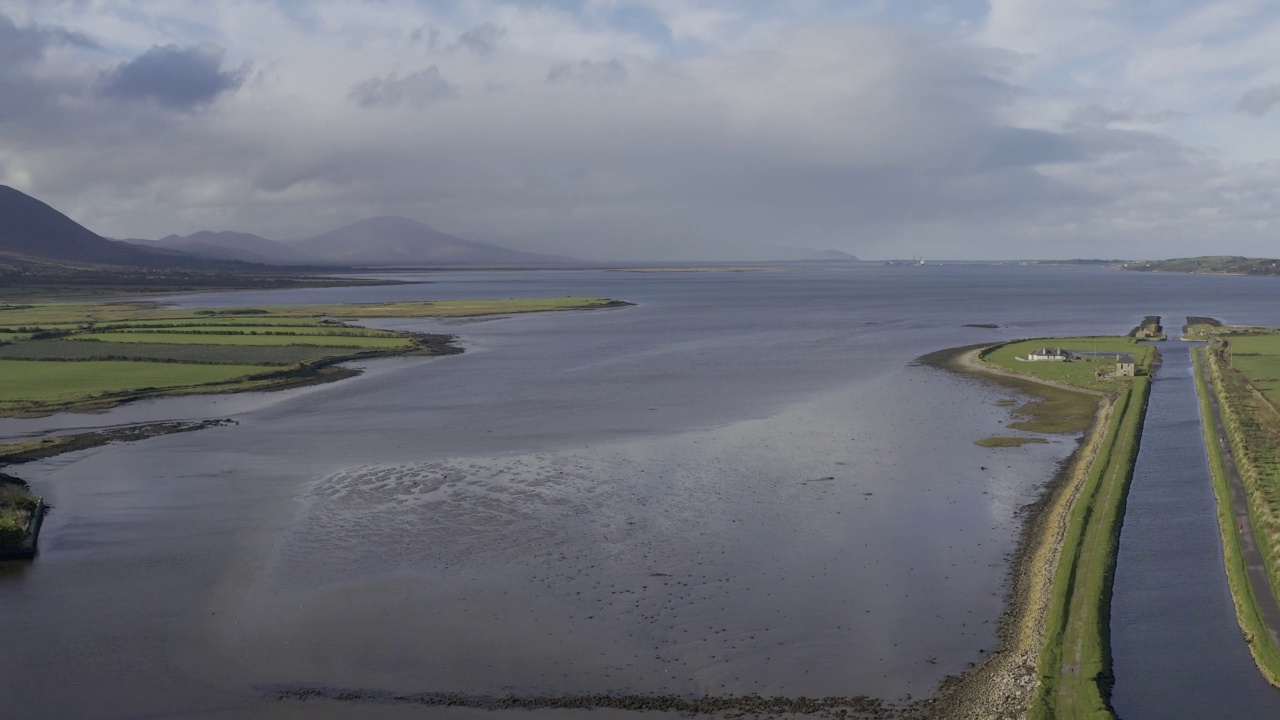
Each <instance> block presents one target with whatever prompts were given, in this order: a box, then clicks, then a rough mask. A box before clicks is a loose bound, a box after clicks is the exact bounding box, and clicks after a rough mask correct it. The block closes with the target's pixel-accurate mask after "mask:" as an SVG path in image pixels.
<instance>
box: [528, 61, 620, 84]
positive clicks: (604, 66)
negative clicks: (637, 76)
mask: <svg viewBox="0 0 1280 720" xmlns="http://www.w3.org/2000/svg"><path fill="white" fill-rule="evenodd" d="M626 81H627V68H626V66H625V65H623V64H622V63H621V62H619V61H617V60H604V61H596V60H582V61H579V62H576V63H556V64H555V65H552V66H551V69H550V70H548V71H547V82H549V83H564V84H569V83H577V84H581V85H621V84H622V83H624V82H626Z"/></svg>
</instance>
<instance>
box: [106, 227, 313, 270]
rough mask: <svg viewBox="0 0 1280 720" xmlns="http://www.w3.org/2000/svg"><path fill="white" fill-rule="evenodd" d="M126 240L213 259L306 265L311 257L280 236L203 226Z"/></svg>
mask: <svg viewBox="0 0 1280 720" xmlns="http://www.w3.org/2000/svg"><path fill="white" fill-rule="evenodd" d="M126 242H130V243H134V244H137V245H144V246H147V247H151V248H156V249H159V250H176V251H180V252H183V253H186V254H188V255H194V256H196V257H202V258H208V259H210V260H244V261H246V262H256V263H265V264H268V265H305V264H308V263H310V262H311V260H310V259H309V258H308V257H306V256H305V255H303V254H302V253H301V252H299V251H298V250H296V249H294V248H292V247H290V246H289V245H286V244H285V243H282V242H279V241H277V240H268V239H267V238H264V237H261V236H258V235H253V234H251V233H241V232H227V231H223V232H211V231H209V230H201V231H200V232H196V233H192V234H190V235H185V236H179V235H168V236H165V237H162V238H160V239H159V240H135V239H132V238H130V239H129V240H126Z"/></svg>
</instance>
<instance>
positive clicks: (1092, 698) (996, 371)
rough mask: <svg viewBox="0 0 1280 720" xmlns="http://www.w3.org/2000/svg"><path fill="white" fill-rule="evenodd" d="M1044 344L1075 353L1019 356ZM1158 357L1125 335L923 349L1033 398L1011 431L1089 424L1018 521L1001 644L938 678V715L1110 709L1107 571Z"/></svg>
mask: <svg viewBox="0 0 1280 720" xmlns="http://www.w3.org/2000/svg"><path fill="white" fill-rule="evenodd" d="M1147 320H1148V321H1150V320H1151V318H1148V319H1147ZM1156 322H1157V323H1158V319H1157V320H1156ZM1144 324H1147V323H1145V322H1144ZM1140 327H1141V326H1140ZM1047 345H1052V346H1053V347H1054V349H1057V350H1066V351H1067V353H1068V357H1070V360H1068V361H1050V362H1031V361H1028V360H1026V358H1027V357H1028V355H1029V354H1030V353H1033V352H1035V351H1038V350H1044V349H1047V347H1046V346H1047ZM1124 356H1128V357H1124ZM1155 358H1156V353H1155V352H1154V349H1153V348H1151V347H1149V346H1143V345H1138V344H1137V343H1136V342H1135V340H1134V339H1133V338H1132V337H1126V338H1114V337H1107V338H1062V339H1052V340H1043V339H1042V340H1033V341H1021V342H1016V343H1005V344H1000V345H990V346H984V347H977V348H961V349H959V350H956V351H947V352H944V353H935V354H934V355H933V356H926V357H925V358H923V359H922V360H923V361H924V362H927V363H929V364H934V365H938V366H941V367H946V368H949V369H952V370H955V371H959V372H964V373H969V374H974V375H977V376H980V377H984V378H986V379H989V380H992V381H994V382H997V383H999V384H1001V385H1005V386H1007V387H1010V388H1011V389H1014V390H1017V391H1018V392H1020V393H1022V394H1025V395H1029V396H1031V397H1032V398H1034V399H1033V400H1032V401H1031V402H1029V403H1026V404H1024V405H1022V406H1021V407H1019V408H1017V409H1016V410H1015V416H1018V417H1020V418H1021V419H1020V420H1019V421H1017V422H1014V423H1012V424H1011V427H1012V428H1014V429H1018V430H1024V431H1028V432H1033V433H1052V432H1056V433H1074V432H1080V431H1083V432H1084V435H1083V437H1082V438H1081V440H1080V444H1079V447H1078V448H1077V449H1076V451H1075V452H1074V453H1073V454H1072V456H1071V457H1070V458H1069V459H1068V460H1067V461H1066V462H1065V463H1064V465H1063V467H1062V468H1061V470H1060V471H1059V473H1058V475H1057V477H1055V479H1054V481H1053V482H1052V483H1051V484H1050V485H1049V486H1048V488H1047V489H1046V491H1045V494H1044V496H1043V497H1042V499H1041V501H1040V502H1039V503H1038V504H1037V505H1036V506H1034V507H1033V508H1031V514H1030V515H1029V517H1028V520H1027V523H1026V525H1025V526H1024V537H1023V541H1022V543H1021V549H1020V551H1019V553H1018V555H1017V557H1016V559H1015V562H1014V567H1013V569H1012V572H1011V584H1010V597H1009V600H1008V603H1009V607H1008V610H1007V611H1006V614H1005V617H1004V619H1003V622H1002V626H1001V631H1000V632H1001V649H1000V650H999V651H998V652H996V653H994V654H992V655H991V656H990V657H989V658H988V659H987V660H986V661H985V662H984V663H983V664H982V665H980V666H978V667H977V668H976V669H975V670H973V671H971V672H970V673H967V674H966V675H964V676H962V677H960V678H956V679H954V680H953V681H951V682H949V683H946V684H944V686H943V688H942V689H941V691H940V692H939V694H938V696H937V698H936V699H935V701H934V702H935V707H936V708H937V712H936V713H935V716H936V717H939V718H942V717H946V718H1023V717H1030V718H1082V717H1089V718H1106V717H1111V716H1112V714H1111V710H1110V706H1109V703H1108V692H1109V689H1110V678H1111V671H1110V653H1109V616H1108V610H1109V606H1110V591H1111V580H1112V576H1113V573H1114V570H1115V558H1116V550H1117V542H1118V536H1119V529H1120V523H1121V520H1122V517H1123V511H1124V499H1125V495H1126V493H1127V490H1128V484H1129V480H1130V477H1131V475H1132V469H1133V462H1134V459H1135V457H1136V455H1137V447H1138V442H1139V438H1140V435H1141V430H1142V419H1143V413H1144V411H1145V407H1146V400H1147V394H1148V391H1149V385H1150V383H1149V374H1150V371H1151V370H1152V368H1153V367H1154V366H1155ZM1122 359H1123V360H1129V359H1132V360H1133V361H1134V362H1135V365H1136V373H1135V376H1133V377H1128V376H1125V375H1123V374H1121V373H1119V372H1117V367H1118V366H1119V362H1118V361H1119V360H1122ZM980 443H981V441H980ZM1003 445H1004V444H1003V443H988V446H993V447H1001V446H1003Z"/></svg>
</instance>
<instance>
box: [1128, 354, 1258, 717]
mask: <svg viewBox="0 0 1280 720" xmlns="http://www.w3.org/2000/svg"><path fill="white" fill-rule="evenodd" d="M1161 352H1162V354H1163V358H1164V364H1163V366H1162V367H1161V368H1160V371H1159V374H1158V375H1157V376H1156V379H1155V381H1154V383H1153V384H1152V387H1151V402H1150V406H1149V407H1148V410H1147V418H1146V424H1145V426H1144V428H1143V436H1142V447H1141V449H1140V451H1139V453H1138V462H1137V465H1136V467H1135V468H1134V476H1133V485H1132V487H1131V489H1130V492H1129V500H1128V509H1127V512H1126V514H1125V521H1124V529H1123V530H1122V532H1121V535H1120V553H1119V557H1118V559H1117V563H1116V579H1115V593H1114V596H1113V599H1112V602H1111V612H1112V618H1111V632H1112V635H1111V638H1112V652H1113V657H1114V664H1115V675H1116V687H1115V691H1114V693H1113V698H1112V702H1113V704H1114V706H1115V709H1116V713H1117V715H1119V717H1121V718H1123V719H1124V720H1142V719H1144V718H1151V719H1152V720H1156V719H1159V720H1178V719H1179V718H1186V719H1187V720H1198V719H1199V718H1207V717H1221V718H1272V717H1280V691H1277V690H1275V689H1274V688H1272V687H1271V686H1270V685H1268V684H1267V683H1266V681H1264V680H1263V679H1262V676H1261V675H1260V674H1259V673H1258V671H1257V669H1256V668H1255V667H1254V664H1253V658H1252V657H1250V655H1249V650H1248V649H1247V648H1246V647H1245V644H1244V641H1243V639H1242V637H1241V634H1240V627H1239V626H1238V625H1237V624H1236V618H1235V606H1234V605H1233V604H1232V600H1231V592H1230V589H1229V588H1228V586H1227V580H1226V575H1225V572H1224V570H1223V566H1222V562H1223V560H1222V540H1221V537H1220V535H1219V533H1218V518H1217V515H1216V511H1215V500H1214V496H1213V488H1212V486H1211V485H1210V482H1211V480H1210V478H1209V469H1208V464H1207V462H1208V461H1207V459H1206V456H1205V449H1204V440H1203V436H1202V435H1201V428H1200V414H1199V413H1200V409H1199V401H1198V400H1197V398H1196V391H1195V381H1194V377H1193V370H1192V363H1191V354H1190V352H1189V350H1188V348H1186V347H1184V346H1183V345H1182V344H1181V343H1179V344H1174V343H1169V342H1166V343H1162V344H1161Z"/></svg>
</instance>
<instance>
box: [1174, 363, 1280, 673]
mask: <svg viewBox="0 0 1280 720" xmlns="http://www.w3.org/2000/svg"><path fill="white" fill-rule="evenodd" d="M1203 355H1204V351H1203V350H1202V349H1201V348H1195V349H1194V350H1193V351H1192V353H1191V357H1192V362H1194V363H1195V381H1196V395H1197V397H1198V398H1199V401H1200V417H1201V419H1202V422H1201V423H1200V426H1201V428H1202V430H1203V433H1204V445H1205V450H1206V451H1207V454H1208V457H1209V472H1210V475H1211V476H1212V478H1213V494H1214V496H1215V497H1216V498H1217V501H1218V503H1217V509H1218V531H1219V534H1220V535H1221V536H1222V561H1223V566H1224V569H1225V570H1226V573H1227V584H1228V585H1229V586H1230V588H1231V600H1232V602H1233V603H1234V604H1235V608H1236V622H1237V623H1238V624H1239V625H1240V632H1241V633H1243V634H1244V638H1245V644H1247V645H1248V646H1249V653H1250V654H1251V655H1253V661H1254V663H1255V664H1256V665H1257V666H1258V670H1259V671H1260V672H1261V673H1262V676H1263V677H1264V678H1266V680H1267V682H1269V683H1271V684H1272V685H1275V686H1277V687H1280V648H1277V647H1276V645H1275V643H1273V642H1271V641H1270V638H1271V634H1270V633H1269V632H1268V631H1267V626H1266V623H1265V622H1264V621H1263V619H1262V614H1261V612H1260V610H1259V609H1258V600H1257V598H1256V597H1255V596H1254V591H1253V586H1252V584H1251V583H1250V582H1249V575H1248V571H1247V570H1246V569H1245V560H1244V554H1243V552H1242V550H1241V548H1240V537H1239V536H1238V535H1237V534H1236V530H1235V527H1234V525H1235V522H1234V520H1233V519H1232V516H1233V514H1234V508H1233V507H1232V502H1231V489H1230V488H1229V487H1228V485H1227V482H1228V481H1227V471H1226V466H1225V465H1224V464H1223V461H1222V449H1221V447H1220V446H1219V444H1218V442H1217V438H1216V437H1214V434H1215V433H1214V429H1213V423H1212V421H1211V418H1212V417H1213V416H1212V410H1211V408H1210V406H1209V395H1208V393H1209V392H1210V389H1209V388H1207V387H1205V383H1204V375H1203V373H1202V368H1203V367H1204V363H1205V362H1206V361H1205V359H1204V357H1203Z"/></svg>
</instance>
